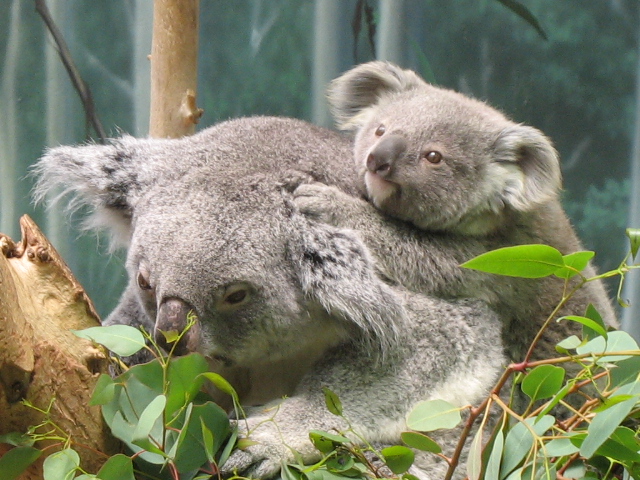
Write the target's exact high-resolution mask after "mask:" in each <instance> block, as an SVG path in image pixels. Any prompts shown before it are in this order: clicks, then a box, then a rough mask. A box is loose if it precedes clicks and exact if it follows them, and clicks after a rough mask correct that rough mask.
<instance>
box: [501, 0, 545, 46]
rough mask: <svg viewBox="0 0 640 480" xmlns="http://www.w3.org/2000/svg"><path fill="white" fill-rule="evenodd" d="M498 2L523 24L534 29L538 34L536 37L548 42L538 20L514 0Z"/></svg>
mask: <svg viewBox="0 0 640 480" xmlns="http://www.w3.org/2000/svg"><path fill="white" fill-rule="evenodd" d="M498 2H500V3H501V4H503V5H504V6H505V7H507V8H508V9H509V10H511V11H512V12H514V13H515V14H516V15H518V16H519V17H520V18H522V19H523V20H524V21H525V22H527V23H528V24H529V25H531V26H532V27H533V28H534V29H535V31H536V32H538V35H540V36H541V37H542V38H543V39H545V40H548V38H547V34H546V33H545V31H544V29H543V28H542V26H541V25H540V22H538V19H536V17H535V16H534V15H533V14H532V13H531V12H530V11H529V9H528V8H527V7H525V6H524V5H522V4H521V3H520V2H518V1H516V0H498Z"/></svg>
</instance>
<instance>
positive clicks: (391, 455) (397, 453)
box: [380, 445, 415, 475]
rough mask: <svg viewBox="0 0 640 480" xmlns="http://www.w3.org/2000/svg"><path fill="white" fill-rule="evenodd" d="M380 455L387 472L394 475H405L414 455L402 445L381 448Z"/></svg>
mask: <svg viewBox="0 0 640 480" xmlns="http://www.w3.org/2000/svg"><path fill="white" fill-rule="evenodd" d="M380 453H381V454H382V456H383V457H384V463H386V464H387V467H389V470H391V471H392V472H393V473H395V474H396V475H398V474H401V473H405V472H406V471H407V470H409V468H411V465H413V460H414V459H415V455H414V453H413V451H412V450H411V449H410V448H407V447H403V446H402V445H394V446H393V447H387V448H383V449H382V450H381V451H380Z"/></svg>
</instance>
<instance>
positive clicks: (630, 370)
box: [610, 356, 640, 387]
mask: <svg viewBox="0 0 640 480" xmlns="http://www.w3.org/2000/svg"><path fill="white" fill-rule="evenodd" d="M610 372H611V387H619V386H621V385H625V384H628V383H632V382H637V381H638V380H639V379H640V356H634V357H631V358H627V359H626V360H622V361H620V362H617V363H616V364H615V367H613V368H612V369H611V370H610Z"/></svg>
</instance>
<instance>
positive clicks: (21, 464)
mask: <svg viewBox="0 0 640 480" xmlns="http://www.w3.org/2000/svg"><path fill="white" fill-rule="evenodd" d="M41 455H42V451H41V450H38V449H37V448H33V447H30V446H21V447H16V448H12V449H11V450H8V451H7V452H5V454H4V455H2V456H1V457H0V478H2V479H3V480H14V479H15V478H18V477H19V476H20V474H21V473H22V472H24V471H25V470H26V469H27V468H28V467H29V465H31V464H32V463H33V462H35V461H36V460H37V459H38V458H40V456H41Z"/></svg>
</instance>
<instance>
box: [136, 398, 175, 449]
mask: <svg viewBox="0 0 640 480" xmlns="http://www.w3.org/2000/svg"><path fill="white" fill-rule="evenodd" d="M166 405H167V397H165V396H164V395H158V396H157V397H156V398H154V399H153V400H152V401H151V403H149V405H147V407H146V408H145V409H144V411H143V412H142V413H141V414H140V419H139V420H138V424H137V426H136V429H135V430H134V432H133V436H132V442H133V443H135V444H138V442H140V441H146V440H147V439H148V437H149V436H150V435H151V430H153V427H154V426H156V422H157V421H158V420H160V417H161V416H162V414H163V413H164V407H165V406H166ZM156 440H160V442H159V443H161V440H162V439H161V438H156Z"/></svg>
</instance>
